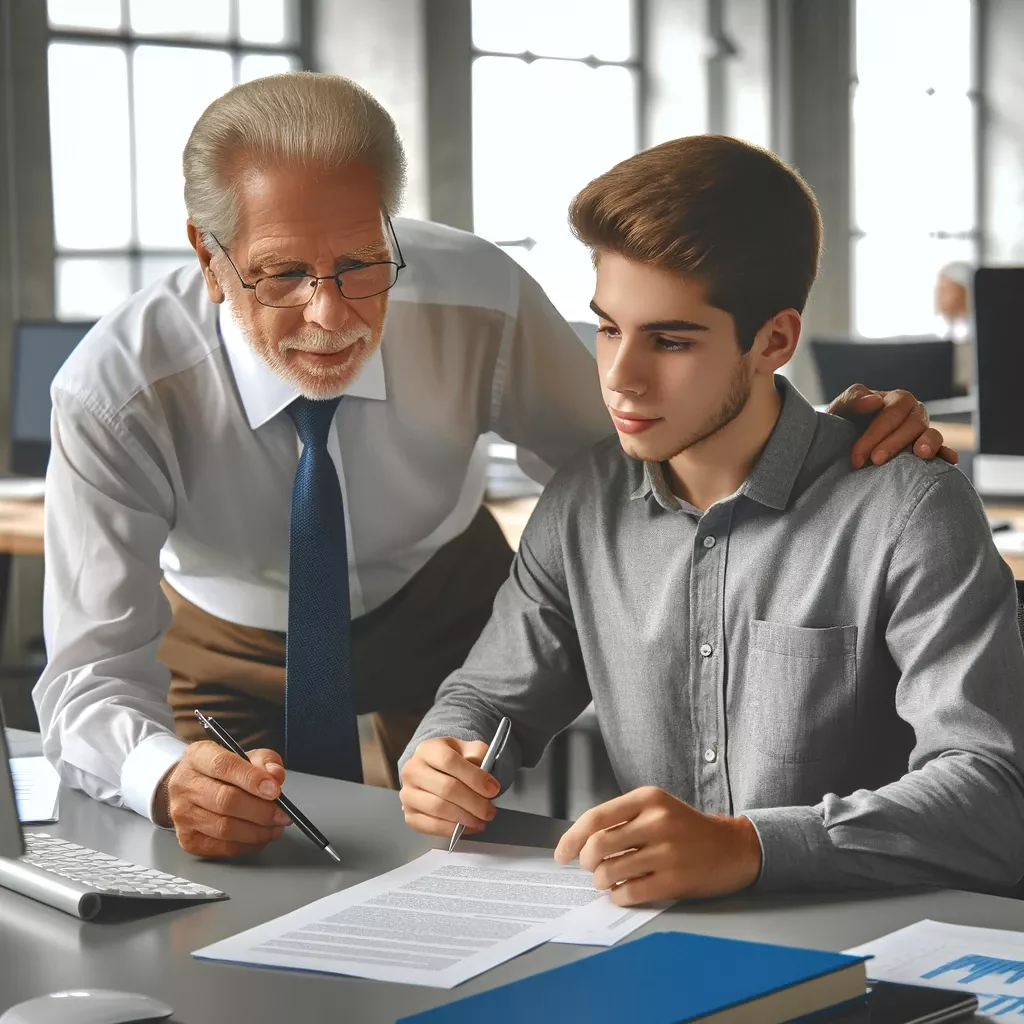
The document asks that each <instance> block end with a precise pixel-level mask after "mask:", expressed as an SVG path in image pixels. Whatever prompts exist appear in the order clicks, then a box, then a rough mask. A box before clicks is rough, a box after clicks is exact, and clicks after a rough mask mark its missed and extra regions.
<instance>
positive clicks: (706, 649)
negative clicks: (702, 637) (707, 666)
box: [700, 644, 715, 658]
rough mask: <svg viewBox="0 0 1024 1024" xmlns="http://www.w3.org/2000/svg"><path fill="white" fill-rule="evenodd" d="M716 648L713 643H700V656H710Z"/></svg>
mask: <svg viewBox="0 0 1024 1024" xmlns="http://www.w3.org/2000/svg"><path fill="white" fill-rule="evenodd" d="M714 650H715V649H714V648H713V647H712V646H711V644H701V645H700V656H701V657H702V658H710V657H711V655H712V654H713V653H714Z"/></svg>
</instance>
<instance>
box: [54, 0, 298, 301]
mask: <svg viewBox="0 0 1024 1024" xmlns="http://www.w3.org/2000/svg"><path fill="white" fill-rule="evenodd" d="M47 13H48V16H49V21H50V30H51V37H50V45H49V60H48V63H49V96H50V151H51V161H52V176H53V212H54V235H55V238H54V242H55V245H56V250H57V258H56V266H55V275H56V307H57V309H56V312H57V316H58V317H61V318H64V319H88V318H93V317H98V316H102V315H103V314H104V313H106V312H107V311H108V310H110V309H111V308H112V307H113V306H115V305H117V304H118V303H119V302H121V301H123V300H124V299H126V298H127V297H128V296H129V295H130V294H131V293H132V292H134V291H137V290H138V289H139V288H141V287H143V286H145V285H147V284H149V283H150V282H152V281H154V280H156V279H157V278H158V277H160V276H162V275H163V274H165V273H167V272H168V271H170V270H172V269H173V268H174V267H177V266H181V265H182V264H184V263H187V262H189V261H190V259H191V258H192V250H191V249H190V248H189V246H188V241H187V239H186V236H185V204H184V201H183V199H182V178H181V152H182V149H183V148H184V146H185V141H186V139H187V138H188V134H189V132H190V131H191V129H192V125H193V124H194V123H195V121H196V119H197V118H198V117H199V115H200V114H201V113H202V112H203V110H204V109H205V108H206V106H207V105H208V104H209V103H210V102H211V101H212V100H213V99H214V98H216V97H217V96H219V95H220V94H221V93H223V92H225V91H226V90H228V89H229V88H231V86H232V85H235V84H237V83H238V82H243V81H248V80H250V79H252V78H257V77H260V76H262V75H269V74H275V73H278V72H281V71H291V70H297V69H298V68H299V67H300V60H299V56H298V48H299V34H298V28H299V26H298V23H297V19H298V11H297V3H296V0H174V3H168V2H166V0H48V7H47Z"/></svg>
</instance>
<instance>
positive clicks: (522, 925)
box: [193, 842, 622, 988]
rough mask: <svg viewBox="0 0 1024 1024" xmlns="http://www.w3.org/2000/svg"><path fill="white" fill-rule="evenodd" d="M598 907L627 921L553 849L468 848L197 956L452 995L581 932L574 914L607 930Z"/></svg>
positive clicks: (586, 875) (587, 926)
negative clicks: (564, 936) (517, 959)
mask: <svg viewBox="0 0 1024 1024" xmlns="http://www.w3.org/2000/svg"><path fill="white" fill-rule="evenodd" d="M470 851H472V852H470ZM479 851H487V852H479ZM600 903H605V904H607V905H608V906H609V907H611V908H612V910H613V911H614V914H615V916H616V917H621V915H622V910H621V908H619V907H615V906H614V905H613V904H612V903H611V901H610V900H609V899H608V897H607V896H606V895H605V894H603V893H601V892H598V891H596V890H595V889H594V888H593V881H592V877H591V874H590V872H589V871H583V870H581V869H579V868H563V867H559V866H558V865H557V864H555V862H554V860H553V859H552V857H551V851H550V850H529V849H524V848H517V847H498V846H488V845H486V844H480V843H470V842H465V843H462V844H460V848H459V850H457V851H456V852H455V853H451V854H449V853H447V852H446V851H445V850H431V851H430V852H429V853H426V854H424V855H423V856H422V857H419V858H418V859H417V860H414V861H412V863H410V864H406V865H404V866H403V867H400V868H396V869H395V870H394V871H389V872H387V873H386V874H383V875H380V876H378V877H377V878H373V879H370V880H369V881H366V882H362V883H360V884H359V885H354V886H352V887H351V888H349V889H343V890H342V891H341V892H337V893H334V894H333V895H331V896H327V897H325V898H324V899H322V900H317V902H315V903H311V904H310V905H309V906H306V907H303V908H301V909H300V910H296V911H293V912H292V913H290V914H286V915H284V917H280V918H277V919H276V920H274V921H269V922H268V923H267V924H263V925H259V926H258V927H256V928H251V929H249V930H248V931H246V932H242V933H241V934H240V935H235V936H233V937H232V938H229V939H224V940H222V941H221V942H216V943H214V944H213V945H212V946H207V947H205V948H204V949H199V950H196V952H195V953H193V956H196V957H199V958H201V959H209V960H227V961H232V962H235V963H243V964H255V965H258V966H266V967H285V968H292V969H296V970H307V971H326V972H328V973H331V974H349V975H354V976H356V977H360V978H373V979H376V980H378V981H392V982H399V983H405V984H413V985H429V986H431V987H433V988H452V987H454V986H455V985H458V984H461V983H462V982H463V981H466V980H468V979H469V978H472V977H475V976H476V975H478V974H481V973H483V972H484V971H487V970H490V969H491V968H492V967H496V966H497V965H498V964H501V963H504V962H505V961H506V960H511V959H512V958H513V957H515V956H518V955H519V954H520V953H524V952H526V950H528V949H532V948H533V947H535V946H539V945H540V944H541V943H543V942H547V941H548V940H549V939H551V938H553V937H554V936H555V935H558V934H560V933H561V932H562V931H563V930H564V931H565V932H566V933H567V934H569V933H572V932H574V931H575V930H576V929H575V926H574V922H575V920H576V917H577V915H579V916H580V918H581V924H582V929H583V931H587V930H591V931H593V930H596V929H598V928H599V927H605V926H607V924H608V919H607V918H602V916H601V914H600V913H596V912H594V911H591V914H590V915H589V916H587V915H586V914H585V911H587V910H588V909H589V908H591V907H593V906H595V905H597V904H600Z"/></svg>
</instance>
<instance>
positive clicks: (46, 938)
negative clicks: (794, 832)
mask: <svg viewBox="0 0 1024 1024" xmlns="http://www.w3.org/2000/svg"><path fill="white" fill-rule="evenodd" d="M23 749H24V748H23ZM26 752H27V751H26ZM286 788H287V791H288V793H289V794H290V795H291V796H292V797H293V799H295V801H296V802H297V803H298V805H299V806H300V807H302V808H303V809H304V810H305V811H306V812H307V813H308V814H309V815H310V816H311V817H312V818H313V820H314V821H315V822H316V823H317V824H318V825H319V826H320V828H321V829H322V830H323V831H324V832H325V833H326V834H327V836H328V838H330V840H331V842H332V843H333V845H334V847H335V849H337V850H338V852H339V853H340V854H341V855H342V857H343V858H344V863H345V867H344V868H339V867H336V866H334V865H332V864H331V863H330V862H329V861H328V860H327V858H326V857H325V856H324V855H323V854H322V853H321V851H319V850H317V849H316V848H315V847H314V846H313V845H312V844H311V843H309V842H308V841H307V840H305V839H304V838H303V837H302V835H301V834H299V833H297V832H295V830H294V828H293V829H290V830H289V834H288V835H286V836H285V837H284V838H283V839H282V840H280V841H279V842H277V843H275V844H273V845H272V846H270V847H268V848H267V849H266V850H264V851H263V853H262V854H260V855H259V856H257V857H255V858H253V859H251V860H249V861H247V862H236V863H231V864H225V863H216V862H210V861H199V860H195V859H194V858H192V857H189V856H188V855H186V854H184V853H182V852H181V850H180V849H179V848H178V845H177V843H176V841H175V838H174V836H173V835H171V834H169V833H167V832H162V831H160V830H158V829H155V828H153V827H152V826H151V825H150V824H149V823H148V822H146V821H144V820H143V819H142V818H139V817H137V816H136V815H134V814H132V813H130V812H127V811H120V810H115V809H113V808H110V807H104V806H101V805H99V804H96V803H94V802H92V801H90V800H88V799H86V798H85V797H83V796H82V795H81V794H79V793H70V792H69V793H65V794H62V797H61V809H60V815H61V820H60V823H59V824H57V825H52V826H48V827H47V829H38V830H37V831H46V830H49V831H50V832H52V833H53V834H54V835H60V836H63V837H65V838H68V839H72V840H74V841H76V842H79V843H82V844H83V845H86V846H91V847H94V848H96V849H99V850H103V851H106V852H108V853H112V854H117V855H118V856H121V857H125V858H127V859H129V860H132V861H137V862H139V863H142V864H148V865H152V866H154V867H157V868H159V869H162V870H164V871H172V872H174V873H175V874H180V875H183V876H185V877H186V878H192V879H195V880H196V881H198V882H203V883H206V884H207V885H212V886H216V887H217V888H219V889H223V890H225V891H226V892H228V893H229V894H230V895H231V897H232V898H231V899H230V900H228V901H226V902H222V903H214V904H207V905H205V906H193V907H187V908H183V909H180V910H175V911H170V912H165V913H162V914H159V915H155V916H149V917H144V918H137V919H135V920H129V921H121V922H118V923H106V924H103V923H99V924H98V923H85V922H82V921H79V920H77V919H76V918H72V917H69V916H67V915H65V914H62V913H60V912H58V911H56V910H51V909H50V908H49V907H46V906H43V905H41V904H38V903H35V902H33V901H32V900H29V899H26V898H24V897H22V896H18V895H16V894H14V893H11V892H7V891H6V890H0V1010H4V1009H7V1008H8V1007H10V1006H11V1005H13V1004H15V1003H17V1002H19V1001H21V1000H23V999H28V998H30V997H32V996H36V995H40V994H42V993H44V992H49V991H53V990H55V989H62V988H75V987H89V986H91V987H102V988H122V989H128V990H131V991H140V992H144V993H147V994H149V995H152V996H156V997H157V998H160V999H163V1000H165V1001H166V1002H167V1003H169V1004H170V1005H171V1006H173V1007H175V1011H176V1012H175V1015H174V1018H173V1019H174V1020H175V1021H177V1022H180V1024H200V1022H206V1021H245V1022H247V1024H258V1022H261V1021H268V1022H269V1021H280V1020H297V1021H321V1020H323V1021H326V1020H346V1021H359V1022H363V1021H367V1022H371V1021H394V1020H395V1019H396V1018H397V1017H400V1016H402V1015H404V1014H407V1013H412V1012H414V1011H416V1010H421V1009H426V1008H428V1007H430V1006H434V1005H436V1004H438V1003H441V1002H446V1001H448V1000H451V999H454V998H458V997H459V996H461V995H466V994H469V993H471V992H476V991H480V990H482V989H486V988H491V987H493V986H495V985H498V984H501V983H503V982H506V981H511V980H513V979H515V978H520V977H523V976H524V975H527V974H531V973H534V972H536V971H539V970H543V969H545V968H548V967H553V966H555V965H557V964H560V963H565V962H566V961H568V960H572V959H576V958H578V957H581V956H587V955H589V954H591V953H593V952H595V950H592V949H584V948H580V947H572V946H558V945H547V946H542V947H541V948H539V949H536V950H533V951H532V952H530V953H527V954H525V955H524V956H522V957H519V958H517V959H516V960H514V961H512V962H510V963H507V964H505V965H503V966H501V967H499V968H497V969H496V970H494V971H491V972H489V973H487V974H484V975H482V976H480V977H479V978H476V979H474V980H473V981H470V982H468V983H466V984H465V985H462V986H460V987H459V988H457V989H454V990H452V991H444V990H438V989H428V988H419V987H411V986H403V985H389V984H384V983H381V982H373V981H364V980H361V979H356V978H342V977H336V976H332V975H322V974H319V975H318V974H306V973H302V974H300V973H292V972H285V971H274V970H260V969H256V968H249V967H240V966H234V965H227V964H214V963H209V962H202V961H198V960H193V959H192V957H191V956H190V955H189V954H190V953H191V951H192V950H194V949H198V948H199V947H200V946H204V945H206V944H208V943H210V942H214V941H216V940H218V939H222V938H225V937H227V936H229V935H232V934H234V933H236V932H239V931H241V930H243V929H245V928H250V927H252V926H253V925H256V924H259V923H261V922H263V921H266V920H268V919H270V918H272V917H276V916H278V915H280V914H283V913H286V912H287V911H290V910H294V909H295V908H296V907H299V906H301V905H303V904H306V903H309V902H312V901H313V900H316V899H319V898H320V897H322V896H326V895H328V894H329V893H332V892H334V891H336V890H337V889H340V888H343V887H345V886H348V885H352V884H353V883H355V882H359V881H362V880H363V879H366V878H368V877H370V876H372V875H374V874H379V873H380V872H382V871H384V870H387V869H389V868H392V867H396V866H398V865H399V864H402V863H404V862H406V861H408V860H410V859H411V858H413V857H416V856H418V855H419V854H421V853H423V852H424V851H425V850H427V849H429V848H430V847H431V846H432V845H433V844H432V842H431V841H430V840H428V839H426V838H424V837H422V836H418V835H416V834H415V833H413V832H411V831H410V830H409V829H408V828H407V827H406V825H405V822H404V821H403V818H402V814H401V810H400V808H399V805H398V798H397V794H395V793H393V792H389V791H387V790H380V789H374V788H371V787H368V786H355V785H350V784H348V783H340V782H331V781H329V780H326V779H319V778H313V777H311V776H301V775H293V776H290V777H289V780H288V785H287V787H286ZM564 827H565V824H564V823H563V822H557V821H553V820H550V819H546V818H540V817H537V816H535V815H528V814H522V813H519V812H515V811H501V812H500V813H499V815H498V817H497V818H496V819H495V822H494V823H493V824H492V826H491V828H490V829H489V830H488V833H489V837H490V838H491V839H492V840H494V841H495V842H507V843H522V844H528V845H534V846H553V845H554V844H555V842H556V841H557V839H558V837H559V835H560V834H561V832H562V830H563V829H564ZM292 832H295V834H291V833H292ZM925 917H931V918H937V919H939V920H943V921H951V922H955V923H959V924H973V925H985V926H990V927H996V928H1013V929H1021V930H1024V902H1018V901H1016V900H1009V899H1000V898H998V897H994V896H978V895H974V894H970V893H964V892H952V891H946V892H934V891H933V892H917V893H898V894H884V895H879V894H874V895H866V894H860V895H828V896H817V897H811V896H776V897H758V896H756V895H742V896H738V897H733V898H731V899H726V900H714V901H708V902H705V903H700V904H689V905H685V906H682V907H680V908H678V909H673V910H671V911H668V912H667V913H665V914H663V915H662V916H661V917H660V918H658V919H657V920H656V921H655V922H653V925H648V926H647V928H646V930H647V931H655V930H659V929H666V928H673V929H681V930H689V931H695V932H704V933H706V934H709V935H727V936H733V937H737V938H749V939H755V940H763V941H769V942H781V943H790V944H793V945H805V946H814V947H819V948H822V949H842V948H845V947H848V946H852V945H855V944H857V943H860V942H864V941H866V940H868V939H870V938H872V937H874V936H877V935H881V934H883V933H885V932H889V931H892V930H894V929H896V928H901V927H903V926H904V925H907V924H911V923H913V922H914V921H917V920H920V919H921V918H925ZM639 934H643V932H640V933H639Z"/></svg>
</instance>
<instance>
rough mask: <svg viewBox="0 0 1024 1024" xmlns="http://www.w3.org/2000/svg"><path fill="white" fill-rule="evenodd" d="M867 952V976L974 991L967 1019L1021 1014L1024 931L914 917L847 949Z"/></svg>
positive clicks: (1023, 1003)
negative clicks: (974, 1004)
mask: <svg viewBox="0 0 1024 1024" xmlns="http://www.w3.org/2000/svg"><path fill="white" fill-rule="evenodd" d="M846 952H847V953H850V954H851V955H853V956H870V957H873V958H874V959H872V960H869V961H868V963H867V969H868V977H869V978H872V979H874V980H876V981H898V982H904V983H906V984H908V985H927V986H929V987H931V988H946V989H955V990H957V991H966V992H973V993H974V994H975V995H976V996H977V997H978V1004H979V1009H978V1013H977V1014H976V1015H975V1016H974V1017H972V1018H971V1019H972V1020H992V1021H994V1020H996V1019H998V1020H1003V1019H1004V1018H1006V1019H1012V1020H1018V1019H1020V1018H1024V935H1022V934H1021V933H1020V932H1011V931H997V930H996V929H995V928H971V927H968V926H966V925H960V924H943V923H942V922H939V921H918V922H917V924H912V925H910V926H908V927H907V928H901V929H900V930H899V931H898V932H892V933H891V934H889V935H883V936H882V937H881V938H880V939H875V940H874V941H872V942H865V943H864V945H863V946H857V947H855V948H854V949H848V950H846Z"/></svg>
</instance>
